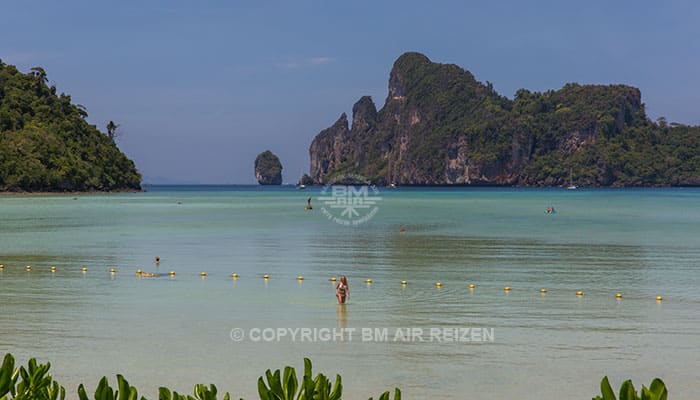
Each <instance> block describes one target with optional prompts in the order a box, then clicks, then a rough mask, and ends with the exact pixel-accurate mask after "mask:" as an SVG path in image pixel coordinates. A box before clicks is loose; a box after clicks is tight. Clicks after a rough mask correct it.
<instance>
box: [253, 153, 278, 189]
mask: <svg viewBox="0 0 700 400" xmlns="http://www.w3.org/2000/svg"><path fill="white" fill-rule="evenodd" d="M255 179H256V180H257V181H258V183H259V184H261V185H281V184H282V163H281V162H280V159H279V157H277V156H276V155H275V154H274V153H273V152H271V151H270V150H266V151H263V152H262V153H260V154H258V156H257V157H256V158H255Z"/></svg>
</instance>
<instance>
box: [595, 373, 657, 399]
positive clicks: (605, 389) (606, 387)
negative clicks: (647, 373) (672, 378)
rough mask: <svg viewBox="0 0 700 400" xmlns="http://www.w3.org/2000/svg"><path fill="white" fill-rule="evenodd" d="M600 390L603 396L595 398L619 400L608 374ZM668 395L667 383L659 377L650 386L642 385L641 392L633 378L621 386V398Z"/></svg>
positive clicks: (652, 397) (649, 397) (654, 397)
mask: <svg viewBox="0 0 700 400" xmlns="http://www.w3.org/2000/svg"><path fill="white" fill-rule="evenodd" d="M600 392H601V394H602V396H596V397H594V398H593V400H618V399H617V398H616V397H615V393H614V392H613V390H612V387H611V386H610V382H608V377H607V376H606V377H605V378H603V380H602V381H601V382H600ZM667 397H668V390H666V384H664V382H663V381H662V380H661V379H659V378H656V379H654V380H653V381H652V382H651V385H650V386H649V388H647V387H646V386H643V385H642V390H641V392H640V393H639V394H637V391H636V390H634V385H633V384H632V381H631V380H627V381H624V382H623V383H622V386H620V398H619V400H666V398H667Z"/></svg>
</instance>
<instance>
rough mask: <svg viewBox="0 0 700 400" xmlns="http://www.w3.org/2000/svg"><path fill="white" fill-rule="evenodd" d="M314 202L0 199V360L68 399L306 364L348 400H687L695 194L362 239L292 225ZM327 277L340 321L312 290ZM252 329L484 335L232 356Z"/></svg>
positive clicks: (445, 214)
mask: <svg viewBox="0 0 700 400" xmlns="http://www.w3.org/2000/svg"><path fill="white" fill-rule="evenodd" d="M308 195H314V196H315V194H314V192H313V191H311V190H307V191H306V192H304V193H300V192H297V191H293V190H286V191H285V190H273V191H270V190H264V191H254V190H245V191H208V192H207V191H196V190H191V191H179V192H162V191H161V192H159V191H150V192H148V193H142V194H120V195H105V196H79V197H78V199H77V200H71V198H66V197H61V196H54V197H51V196H49V197H28V198H23V197H7V198H0V218H1V219H2V221H3V224H2V225H1V226H0V264H4V265H5V266H6V267H5V270H3V271H0V304H1V305H2V306H1V307H2V312H1V313H0V351H12V352H14V353H15V354H16V355H17V356H18V358H20V359H22V360H26V358H27V357H29V356H37V357H39V358H41V359H50V360H51V361H52V364H53V367H54V368H55V371H54V373H55V377H56V378H57V379H59V380H61V381H62V382H64V383H66V384H68V386H69V387H72V388H73V389H70V390H72V392H73V393H74V388H75V386H77V384H78V383H80V382H86V383H88V386H91V385H94V384H95V383H96V382H97V381H98V380H99V378H100V377H101V376H102V374H115V373H118V372H119V373H124V374H125V375H126V376H127V378H128V379H129V380H130V382H131V383H132V384H134V385H136V386H137V387H139V389H141V390H142V391H143V392H144V394H145V395H147V396H148V397H156V396H157V393H156V390H157V386H158V385H166V386H170V387H172V388H174V389H176V390H178V391H189V390H191V387H190V385H191V384H194V383H195V382H213V383H216V384H217V385H218V386H219V388H220V389H224V390H230V391H232V392H233V393H234V394H235V396H242V397H247V398H254V397H255V396H256V387H255V382H256V380H257V377H258V376H259V375H260V374H262V373H263V372H264V371H265V370H266V369H267V368H279V367H282V366H284V365H287V364H295V365H296V366H300V363H301V360H302V358H303V357H310V358H311V359H312V360H313V361H314V365H315V369H317V370H318V371H323V372H325V373H327V374H329V375H332V374H334V373H340V374H341V375H342V376H343V380H344V383H345V386H346V389H347V395H348V398H351V399H352V398H363V396H365V397H364V398H367V397H368V396H369V395H372V394H373V395H375V396H376V395H377V394H378V393H380V392H382V391H383V390H386V389H388V388H390V387H393V386H399V387H401V388H402V389H403V390H404V394H405V397H406V398H441V399H462V398H464V393H469V394H470V395H472V396H474V397H475V398H484V397H493V398H506V397H516V396H518V397H522V388H523V387H527V388H530V389H531V390H532V392H531V393H530V392H528V395H527V398H538V399H558V398H560V393H562V392H564V391H567V392H575V393H583V394H584V396H585V395H588V396H593V394H595V393H596V391H597V389H598V382H599V381H600V378H601V377H602V376H603V375H609V376H610V377H611V379H612V380H613V381H614V382H617V384H619V383H620V382H621V380H622V379H627V378H632V379H634V380H635V382H637V381H639V382H643V383H646V382H649V381H651V378H652V377H654V376H661V377H663V378H664V380H665V381H666V382H667V383H668V384H669V386H670V387H671V388H672V392H673V393H674V396H676V397H678V398H691V397H692V396H691V393H693V394H694V392H695V389H696V388H697V387H696V382H697V376H696V372H695V371H697V370H698V369H700V361H699V360H698V358H697V357H695V354H696V352H697V346H698V344H699V343H700V335H699V334H698V333H697V332H699V331H700V330H699V329H700V322H699V321H700V318H699V317H700V311H699V310H700V309H699V308H698V307H697V305H698V304H699V303H700V297H698V293H697V290H696V288H697V287H698V286H700V272H699V271H698V265H697V261H696V260H697V259H699V258H700V250H699V249H700V234H699V233H700V232H699V231H698V226H700V224H699V223H700V209H699V206H698V204H700V202H698V200H700V191H697V190H686V189H675V190H649V191H635V190H631V191H624V190H621V191H576V193H571V192H570V191H548V190H541V191H528V190H522V191H517V190H509V189H480V190H455V191H445V190H434V191H425V190H423V191H420V190H407V191H405V190H396V191H391V192H388V193H383V194H382V196H383V201H382V204H381V208H380V212H379V213H378V214H377V215H376V216H375V217H374V218H373V219H372V220H371V221H370V222H369V223H367V224H365V225H362V226H359V227H356V228H348V227H343V226H339V225H336V224H334V223H332V222H330V221H328V220H326V219H325V218H323V217H322V216H321V215H320V214H319V213H314V212H304V211H303V205H304V204H305V201H306V197H308ZM178 202H179V203H180V204H178ZM300 204H301V207H300ZM660 204H663V205H664V207H659V205H660ZM549 205H554V206H555V207H556V209H557V210H558V214H556V215H546V214H544V212H543V210H544V207H546V206H549ZM401 227H405V228H406V231H405V232H404V233H401V232H400V228H401ZM155 256H160V257H161V263H160V265H154V264H153V260H154V257H155ZM25 265H32V266H33V269H32V270H31V271H29V272H28V271H25V270H24V266H25ZM51 265H55V266H56V267H57V270H56V272H55V273H51V272H50V271H49V267H50V266H51ZM83 266H86V267H87V268H88V271H87V273H85V274H83V273H82V272H81V271H80V269H81V268H82V267H83ZM110 268H116V273H115V274H111V273H110V272H109V269H110ZM139 268H140V269H143V270H144V271H145V272H159V273H161V274H163V275H164V276H162V277H158V278H137V277H135V276H134V272H135V271H136V269H139ZM168 271H176V273H177V274H176V275H175V276H173V277H170V276H168V274H167V272H168ZM202 271H205V272H207V276H206V278H201V277H200V276H199V274H200V272H202ZM234 272H235V273H237V274H238V278H237V279H232V277H231V274H232V273H234ZM263 274H269V275H270V279H268V280H264V279H262V275H263ZM339 274H345V275H347V276H348V279H349V283H350V287H351V288H352V297H351V300H350V301H349V303H348V304H346V305H338V304H337V300H336V298H335V291H334V285H333V284H332V282H329V281H328V279H329V278H330V277H332V276H337V275H339ZM299 275H302V276H304V278H305V279H304V281H303V282H299V281H297V280H296V277H297V276H299ZM367 278H371V279H372V280H373V283H372V284H371V285H367V284H365V283H364V281H365V279H367ZM402 280H406V281H408V284H407V285H406V286H403V285H401V284H400V282H401V281H402ZM436 281H440V282H442V284H443V285H442V287H441V288H436V287H435V282H436ZM470 283H473V284H475V285H476V286H475V288H473V289H469V287H468V285H469V284H470ZM504 286H510V287H511V288H512V289H511V291H510V292H508V293H506V292H505V291H504V290H503V287H504ZM543 287H544V288H547V294H546V295H542V294H540V292H539V290H540V288H543ZM578 290H582V291H584V292H585V295H584V296H582V297H577V296H576V295H575V293H576V291H578ZM616 292H621V293H623V294H624V296H623V298H622V299H620V300H618V299H615V297H614V295H615V293H616ZM657 295H663V296H664V298H665V300H664V301H663V302H661V303H657V302H656V301H655V300H654V298H655V297H656V296H657ZM333 307H335V315H334V314H333ZM350 314H352V318H350V317H349V316H350ZM267 327H270V328H300V327H311V328H313V327H317V328H335V327H339V328H357V329H360V328H363V327H388V328H392V327H405V328H411V327H416V328H425V329H429V328H431V327H457V328H459V327H484V328H493V330H494V333H495V340H494V342H493V343H450V342H392V341H383V342H363V341H355V340H353V341H345V342H324V343H318V342H314V343H304V342H289V341H280V342H271V343H270V342H267V343H261V342H253V341H250V340H244V341H242V342H233V341H232V340H231V339H230V332H231V330H232V329H233V328H242V329H251V328H267ZM241 365H245V368H240V366H241Z"/></svg>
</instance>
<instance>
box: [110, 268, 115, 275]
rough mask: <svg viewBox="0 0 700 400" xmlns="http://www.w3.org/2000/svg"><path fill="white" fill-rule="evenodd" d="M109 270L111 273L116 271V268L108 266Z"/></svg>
mask: <svg viewBox="0 0 700 400" xmlns="http://www.w3.org/2000/svg"><path fill="white" fill-rule="evenodd" d="M109 272H110V273H112V274H113V273H115V272H117V270H116V269H114V268H110V269H109Z"/></svg>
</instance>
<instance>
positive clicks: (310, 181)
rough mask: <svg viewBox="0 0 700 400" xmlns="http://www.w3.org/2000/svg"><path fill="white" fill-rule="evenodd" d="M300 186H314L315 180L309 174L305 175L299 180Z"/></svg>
mask: <svg viewBox="0 0 700 400" xmlns="http://www.w3.org/2000/svg"><path fill="white" fill-rule="evenodd" d="M297 184H298V185H304V186H309V185H313V184H314V180H313V178H311V177H310V176H309V174H304V175H302V176H301V178H299V183H297Z"/></svg>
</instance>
